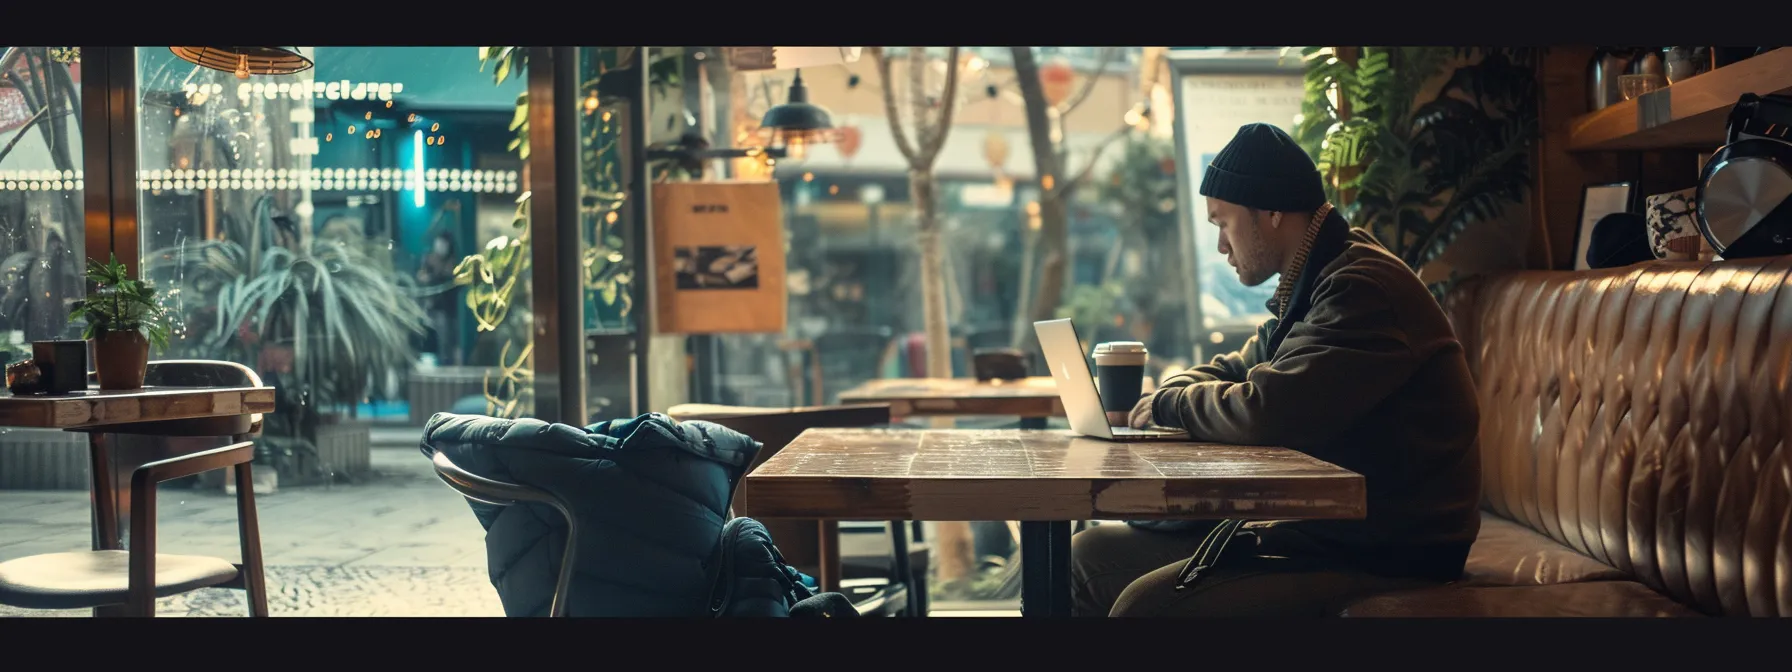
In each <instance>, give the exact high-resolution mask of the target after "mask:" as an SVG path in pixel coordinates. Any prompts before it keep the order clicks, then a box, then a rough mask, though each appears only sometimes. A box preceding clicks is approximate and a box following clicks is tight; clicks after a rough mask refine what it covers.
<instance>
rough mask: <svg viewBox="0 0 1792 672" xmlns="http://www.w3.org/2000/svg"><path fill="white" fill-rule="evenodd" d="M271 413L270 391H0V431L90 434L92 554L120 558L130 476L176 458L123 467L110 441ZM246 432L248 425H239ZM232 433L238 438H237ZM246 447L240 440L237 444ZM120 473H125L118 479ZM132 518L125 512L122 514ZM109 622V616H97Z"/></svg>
mask: <svg viewBox="0 0 1792 672" xmlns="http://www.w3.org/2000/svg"><path fill="white" fill-rule="evenodd" d="M272 412H274V388H272V387H145V388H142V389H138V390H128V391H102V390H99V389H91V388H90V389H88V390H85V391H82V392H75V393H71V394H63V395H25V396H17V395H14V394H12V393H11V392H8V391H6V390H4V389H0V427H31V428H39V429H63V430H69V431H78V432H83V433H86V434H87V436H88V447H89V452H90V453H91V458H92V462H91V468H90V470H89V478H90V480H89V487H90V491H91V493H92V495H93V550H96V551H100V550H123V549H124V540H123V539H122V538H121V537H120V536H119V526H118V517H119V513H120V511H121V510H123V509H125V507H128V506H129V502H130V472H131V471H133V470H135V469H136V468H137V467H138V466H141V465H142V464H143V463H146V462H148V461H150V460H154V459H161V458H164V457H172V456H171V455H140V456H136V457H135V459H125V460H123V461H122V462H121V461H120V456H119V455H117V454H116V452H117V451H116V450H115V449H114V448H115V447H113V446H110V445H109V444H108V443H107V441H106V439H105V436H106V434H108V433H118V434H138V435H147V436H155V435H158V431H157V424H158V423H166V422H167V421H170V420H198V419H207V418H240V417H244V416H250V415H253V414H257V413H272ZM241 424H242V426H244V427H247V426H248V423H247V422H244V423H241ZM232 431H234V430H232ZM236 438H239V439H241V438H242V437H236ZM121 471H122V473H121ZM125 513H126V514H127V515H128V510H126V511H125ZM95 612H96V615H104V613H105V612H108V610H106V609H99V610H95Z"/></svg>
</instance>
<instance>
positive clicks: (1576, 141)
mask: <svg viewBox="0 0 1792 672" xmlns="http://www.w3.org/2000/svg"><path fill="white" fill-rule="evenodd" d="M1788 92H1792V48H1781V49H1775V50H1773V51H1769V52H1767V53H1764V54H1761V55H1759V56H1756V57H1754V58H1750V59H1748V60H1744V61H1741V62H1737V63H1732V64H1730V65H1726V66H1724V67H1722V68H1718V69H1716V70H1713V71H1711V72H1707V73H1704V74H1702V75H1699V76H1697V77H1692V78H1689V79H1686V80H1682V81H1680V82H1678V83H1675V84H1673V85H1672V86H1669V87H1667V88H1665V89H1662V90H1660V91H1654V92H1651V93H1646V94H1643V95H1642V96H1640V97H1638V98H1636V99H1634V100H1625V101H1619V102H1618V103H1615V104H1613V105H1610V106H1608V107H1606V108H1605V109H1603V110H1598V111H1595V112H1590V113H1587V114H1583V115H1581V116H1579V117H1576V118H1575V119H1574V121H1573V122H1572V123H1571V124H1570V125H1569V131H1568V149H1569V151H1572V152H1607V151H1620V150H1649V149H1682V148H1684V149H1700V150H1704V151H1712V150H1715V149H1717V148H1718V146H1720V145H1722V144H1723V142H1724V124H1725V121H1726V120H1727V119H1728V118H1729V116H1730V108H1732V107H1734V106H1735V105H1736V100H1737V99H1738V98H1741V97H1742V94H1744V93H1757V94H1762V95H1766V94H1770V93H1788Z"/></svg>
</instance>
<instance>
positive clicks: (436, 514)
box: [0, 444, 1017, 617]
mask: <svg viewBox="0 0 1792 672" xmlns="http://www.w3.org/2000/svg"><path fill="white" fill-rule="evenodd" d="M414 445H415V444H411V445H409V446H407V445H403V444H399V445H397V446H393V447H379V446H376V447H375V448H374V449H373V469H374V471H375V473H376V474H377V477H374V478H369V479H367V480H365V481H363V482H360V483H357V484H355V485H336V486H331V487H324V486H311V487H304V488H288V489H282V490H280V491H279V492H277V493H275V494H272V495H262V496H258V497H257V498H256V500H255V503H256V508H257V510H258V512H259V514H260V519H261V549H262V559H263V562H264V563H266V565H267V572H268V574H267V586H268V610H269V612H270V614H271V615H273V616H493V617H501V616H503V615H504V609H503V607H502V605H501V604H499V602H498V594H497V591H496V590H495V589H493V588H492V585H491V580H490V578H489V576H488V575H487V573H486V563H485V532H484V530H481V529H480V528H479V522H478V521H477V520H475V519H474V518H473V512H472V510H471V509H470V508H468V506H467V504H466V501H465V500H464V499H462V498H461V497H460V495H458V494H456V493H455V492H454V491H453V490H450V489H448V486H446V485H443V484H442V483H441V482H440V481H438V480H436V477H435V474H434V473H433V471H432V470H431V469H430V466H429V461H428V460H426V459H424V458H423V455H422V453H420V452H418V451H417V449H416V448H415V447H412V446H414ZM235 501H236V500H235V499H234V498H233V497H229V496H226V495H225V494H224V493H223V492H222V491H198V490H166V491H163V492H162V493H161V495H160V501H159V502H158V508H159V511H158V521H157V522H158V527H157V532H158V536H159V540H160V545H161V549H159V550H161V551H162V552H163V553H176V554H193V555H212V556H217V557H220V558H224V559H227V560H230V561H232V562H236V561H238V560H240V559H241V554H240V551H239V550H238V547H237V537H236V508H235ZM90 515H91V514H90V513H89V506H88V496H87V493H86V492H84V491H60V492H36V491H0V562H4V561H6V560H11V559H14V558H19V557H23V556H27V555H36V554H39V553H55V552H63V551H71V550H81V549H86V548H89V547H90V545H91V541H90V538H91V536H90V535H91V532H90V526H89V521H88V518H89V516H90ZM244 597H245V596H244V594H243V593H242V592H240V591H235V590H224V589H203V590H198V591H194V592H192V593H187V594H184V595H176V596H173V597H168V598H164V599H161V600H158V601H157V610H156V611H157V615H158V616H223V617H238V616H243V615H246V614H247V613H248V607H247V606H246V603H245V601H244ZM937 606H940V607H945V608H946V609H980V610H989V609H994V610H996V611H990V612H985V611H977V612H971V613H967V614H965V615H979V616H981V615H995V614H1006V615H1013V614H1015V613H1017V612H1016V611H1015V609H1016V606H1015V605H1013V604H1011V603H993V604H991V603H983V604H964V605H946V604H941V605H937ZM944 610H945V609H936V610H935V614H934V615H936V616H946V615H952V614H946V613H941V612H942V611H944ZM89 615H91V612H90V611H88V610H68V611H27V610H22V609H14V608H11V607H6V606H0V617H9V616H34V617H44V616H72V617H86V616H89Z"/></svg>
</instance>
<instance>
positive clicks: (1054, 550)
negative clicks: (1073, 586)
mask: <svg viewBox="0 0 1792 672" xmlns="http://www.w3.org/2000/svg"><path fill="white" fill-rule="evenodd" d="M1020 548H1021V551H1020V570H1021V589H1020V590H1021V595H1020V610H1021V616H1024V617H1027V618H1052V617H1064V616H1069V615H1070V522H1069V521H1059V520H1055V521H1032V520H1027V521H1021V524H1020Z"/></svg>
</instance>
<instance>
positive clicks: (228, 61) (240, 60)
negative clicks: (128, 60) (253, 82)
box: [168, 47, 312, 77]
mask: <svg viewBox="0 0 1792 672" xmlns="http://www.w3.org/2000/svg"><path fill="white" fill-rule="evenodd" d="M168 49H169V50H170V51H173V52H174V55H176V56H179V57H180V58H181V60H184V61H187V62H189V63H193V64H195V65H199V66H203V67H207V68H211V69H213V70H217V71H220V72H229V73H235V74H236V75H237V76H239V77H242V76H245V75H244V73H247V74H249V75H290V74H293V73H299V72H304V71H306V70H310V69H311V66H312V63H311V59H309V58H306V57H305V56H304V55H303V54H300V53H299V48H298V47H169V48H168Z"/></svg>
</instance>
